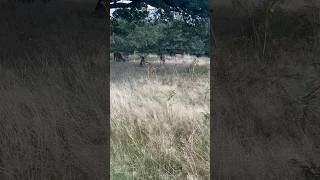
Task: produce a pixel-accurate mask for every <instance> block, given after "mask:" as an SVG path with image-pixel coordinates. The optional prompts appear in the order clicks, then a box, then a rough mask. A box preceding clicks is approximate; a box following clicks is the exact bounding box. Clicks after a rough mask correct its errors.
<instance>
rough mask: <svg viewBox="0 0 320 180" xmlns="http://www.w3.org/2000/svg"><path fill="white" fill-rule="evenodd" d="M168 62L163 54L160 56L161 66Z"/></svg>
mask: <svg viewBox="0 0 320 180" xmlns="http://www.w3.org/2000/svg"><path fill="white" fill-rule="evenodd" d="M165 62H166V59H165V56H164V55H163V54H162V53H161V54H160V64H164V63H165Z"/></svg>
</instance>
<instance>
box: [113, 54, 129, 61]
mask: <svg viewBox="0 0 320 180" xmlns="http://www.w3.org/2000/svg"><path fill="white" fill-rule="evenodd" d="M113 56H114V61H122V62H125V61H126V60H125V59H124V58H123V57H122V55H121V53H119V52H115V53H114V55H113Z"/></svg>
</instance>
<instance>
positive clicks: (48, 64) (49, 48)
mask: <svg viewBox="0 0 320 180" xmlns="http://www.w3.org/2000/svg"><path fill="white" fill-rule="evenodd" d="M92 7H94V3H93V4H92ZM91 10H92V8H91V6H90V4H73V3H66V2H55V3H54V2H52V3H48V4H42V3H37V2H35V3H34V4H19V5H15V4H14V3H13V4H5V3H3V4H1V6H0V14H1V15H0V24H1V28H0V46H1V47H0V127H1V128H0V129H1V130H0V179H3V180H17V179H26V180H43V179H52V180H63V179H64V180H82V179H83V180H88V179H103V178H104V177H105V175H104V174H105V172H106V171H107V169H106V164H107V163H106V155H107V154H106V143H107V139H108V137H107V136H106V127H107V126H106V123H107V120H108V116H109V115H108V114H107V112H108V111H107V106H106V105H107V103H106V102H107V101H108V99H107V97H108V96H107V95H108V88H107V87H108V86H107V84H106V83H107V82H108V81H107V80H108V75H107V72H108V69H107V66H106V63H105V64H103V63H100V64H99V66H96V64H97V63H96V62H107V57H108V56H107V55H106V53H105V49H106V43H105V42H106V38H105V35H106V31H105V28H106V26H105V22H104V20H101V19H95V18H93V17H92V16H90V11H91Z"/></svg>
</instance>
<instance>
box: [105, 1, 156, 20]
mask: <svg viewBox="0 0 320 180" xmlns="http://www.w3.org/2000/svg"><path fill="white" fill-rule="evenodd" d="M120 2H122V3H130V2H131V1H127V0H122V1H120ZM147 9H148V11H149V12H150V13H152V12H153V11H154V10H155V9H156V8H155V7H153V6H150V5H148V7H147ZM115 10H116V9H110V16H112V13H113V12H114V11H115Z"/></svg>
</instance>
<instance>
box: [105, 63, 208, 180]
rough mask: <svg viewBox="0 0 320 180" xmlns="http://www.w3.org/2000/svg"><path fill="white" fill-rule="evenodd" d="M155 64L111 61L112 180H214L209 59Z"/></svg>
mask: <svg viewBox="0 0 320 180" xmlns="http://www.w3.org/2000/svg"><path fill="white" fill-rule="evenodd" d="M151 59H152V58H151ZM151 62H153V63H154V64H155V66H156V71H155V72H154V73H148V69H147V68H145V67H139V62H127V63H121V62H119V63H116V62H111V67H110V70H111V74H110V75H111V77H110V79H111V82H110V94H111V100H110V106H111V109H110V110H111V179H209V144H210V143H209V142H210V139H209V136H210V135H209V125H210V123H209V115H210V111H209V100H210V89H209V84H210V82H209V60H208V59H203V60H200V63H199V64H197V65H196V64H194V65H191V64H192V60H188V59H186V60H184V63H183V61H182V60H177V61H175V60H171V61H168V62H167V64H166V66H160V64H159V61H158V62H154V61H152V60H151ZM191 69H193V71H192V70H191Z"/></svg>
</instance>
